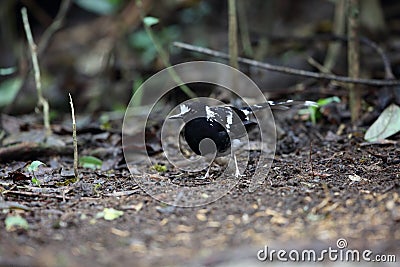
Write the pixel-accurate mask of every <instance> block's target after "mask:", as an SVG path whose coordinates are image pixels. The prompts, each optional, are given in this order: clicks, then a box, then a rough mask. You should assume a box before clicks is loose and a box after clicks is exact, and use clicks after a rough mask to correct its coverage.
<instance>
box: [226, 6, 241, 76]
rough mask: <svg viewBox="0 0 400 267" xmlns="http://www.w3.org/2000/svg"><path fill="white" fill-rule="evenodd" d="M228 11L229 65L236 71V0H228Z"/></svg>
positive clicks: (237, 66)
mask: <svg viewBox="0 0 400 267" xmlns="http://www.w3.org/2000/svg"><path fill="white" fill-rule="evenodd" d="M228 9H229V56H230V57H229V65H231V67H233V68H235V69H237V68H239V63H238V38H237V12H236V0H228Z"/></svg>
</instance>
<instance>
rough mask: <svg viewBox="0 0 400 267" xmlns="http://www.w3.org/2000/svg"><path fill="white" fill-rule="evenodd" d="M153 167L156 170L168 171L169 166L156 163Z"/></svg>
mask: <svg viewBox="0 0 400 267" xmlns="http://www.w3.org/2000/svg"><path fill="white" fill-rule="evenodd" d="M152 169H154V170H156V171H157V172H166V171H167V166H165V165H160V164H155V165H153V166H152Z"/></svg>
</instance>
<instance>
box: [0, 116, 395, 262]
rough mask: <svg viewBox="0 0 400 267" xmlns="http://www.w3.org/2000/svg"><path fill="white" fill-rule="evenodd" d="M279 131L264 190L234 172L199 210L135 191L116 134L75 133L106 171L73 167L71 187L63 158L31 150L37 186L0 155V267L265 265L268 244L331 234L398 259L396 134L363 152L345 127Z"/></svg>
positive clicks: (298, 244)
mask: <svg viewBox="0 0 400 267" xmlns="http://www.w3.org/2000/svg"><path fill="white" fill-rule="evenodd" d="M278 124H279V123H278ZM280 126H281V127H282V128H283V129H284V131H285V133H286V134H285V135H284V136H283V137H281V138H280V139H279V141H278V144H277V153H276V156H275V159H274V161H273V164H272V167H271V170H270V172H269V173H268V174H266V175H265V182H264V185H263V186H262V187H260V188H258V189H257V190H256V191H255V192H252V193H250V192H249V190H248V184H249V181H248V177H242V178H241V181H240V182H239V184H238V185H237V186H236V187H235V188H234V189H233V190H232V191H231V192H229V193H228V194H227V195H226V196H224V197H223V198H221V199H219V200H217V201H215V202H213V203H211V204H209V205H205V206H202V207H198V208H180V207H172V206H168V205H165V204H162V203H160V202H158V201H156V200H154V199H153V198H152V197H150V196H148V195H147V194H146V193H145V192H143V191H142V190H141V189H140V188H139V187H138V186H137V185H136V183H135V181H134V180H133V179H132V178H131V177H130V174H129V171H128V169H127V168H126V165H124V164H123V160H122V151H121V148H120V133H118V132H114V133H106V132H104V131H98V132H97V133H96V134H93V131H92V133H86V134H85V133H82V132H81V133H80V134H79V135H78V137H79V138H80V142H81V143H80V144H81V145H80V149H81V152H82V151H91V152H93V153H92V154H96V153H97V155H99V154H100V155H103V160H104V164H105V163H106V162H108V163H110V166H111V167H109V168H108V169H107V170H96V171H93V170H90V169H83V168H81V169H80V172H81V173H82V174H83V177H82V179H81V180H80V181H79V182H78V183H77V184H76V185H75V186H71V184H69V185H68V179H70V178H66V177H68V175H66V174H63V169H64V168H65V167H69V168H71V167H72V153H71V154H68V155H59V154H57V153H49V154H48V153H42V154H38V155H37V158H36V159H38V160H41V161H42V162H44V163H46V167H45V168H44V169H42V172H43V173H38V174H37V175H38V177H39V178H40V180H41V181H42V184H41V186H40V187H37V186H33V185H32V184H31V183H30V177H29V179H28V180H27V179H26V177H24V175H21V176H19V175H18V174H20V173H19V172H18V171H16V170H18V168H21V167H23V166H24V165H25V164H26V161H23V160H14V161H6V162H4V159H3V163H1V172H0V182H1V184H0V191H1V195H0V205H1V206H0V208H1V210H2V213H1V214H0V221H1V222H2V225H3V226H2V227H0V266H99V265H101V266H244V265H245V264H246V265H247V266H258V265H260V266H264V265H265V264H269V263H268V262H266V263H260V262H259V261H258V260H257V252H258V251H259V250H260V249H263V248H264V246H265V245H268V247H269V248H271V249H276V250H279V249H286V250H290V249H299V250H301V249H310V248H314V249H316V250H317V251H319V250H322V249H327V248H328V247H332V248H333V249H337V244H336V242H337V240H338V239H339V238H344V239H346V241H347V248H349V249H361V250H364V249H369V250H372V252H373V255H376V254H385V255H389V254H392V255H397V261H399V260H400V259H399V248H400V205H399V203H400V198H399V194H400V178H399V175H400V174H399V173H400V172H399V169H400V160H399V155H400V147H399V141H398V140H399V138H398V136H397V137H394V140H397V141H394V142H392V143H388V144H381V145H379V144H375V145H370V144H369V145H367V144H364V143H363V139H362V134H361V130H360V131H350V130H347V129H350V126H346V127H345V130H344V131H343V133H341V134H340V135H336V130H337V126H335V127H331V128H332V129H327V128H324V127H321V126H318V125H317V126H313V125H311V124H308V123H307V124H306V123H304V122H292V123H287V122H284V123H280ZM59 132H60V133H61V132H62V131H61V130H60V131H59ZM66 136H67V137H68V138H70V135H69V133H67V134H66ZM310 141H311V145H310ZM116 144H119V145H116ZM95 149H97V150H96V151H95V152H94V150H95ZM100 150H101V151H100ZM42 152H43V151H42ZM47 152H48V151H47ZM101 153H103V154H101ZM104 155H105V156H104ZM106 159H107V160H108V161H107V160H106ZM21 172H22V171H21ZM167 172H170V170H167ZM22 173H23V172H22ZM18 177H19V178H18ZM21 177H22V178H21ZM104 208H114V209H117V210H120V211H123V212H124V213H123V215H122V216H120V217H118V218H116V219H114V220H110V221H108V220H105V219H104V218H99V217H97V216H96V215H97V214H98V213H99V212H102V211H103V210H104ZM10 215H19V216H21V217H23V218H25V219H26V220H27V222H28V223H29V229H27V230H25V229H21V228H15V229H8V230H6V228H5V227H4V221H5V220H6V218H7V216H10ZM371 257H373V256H371Z"/></svg>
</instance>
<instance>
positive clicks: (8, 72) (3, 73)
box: [0, 67, 17, 76]
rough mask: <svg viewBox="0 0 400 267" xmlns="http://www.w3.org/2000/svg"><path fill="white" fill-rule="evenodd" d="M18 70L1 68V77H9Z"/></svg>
mask: <svg viewBox="0 0 400 267" xmlns="http://www.w3.org/2000/svg"><path fill="white" fill-rule="evenodd" d="M16 70H17V68H16V67H9V68H0V76H7V75H11V74H13V73H15V72H16Z"/></svg>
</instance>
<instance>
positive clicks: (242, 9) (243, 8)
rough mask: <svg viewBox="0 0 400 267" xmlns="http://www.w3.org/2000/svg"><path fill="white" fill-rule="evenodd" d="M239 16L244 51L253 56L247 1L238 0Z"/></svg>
mask: <svg viewBox="0 0 400 267" xmlns="http://www.w3.org/2000/svg"><path fill="white" fill-rule="evenodd" d="M237 4H238V9H237V11H238V17H239V27H240V36H241V39H242V46H243V51H244V53H245V55H246V56H248V57H252V56H253V48H252V47H251V42H250V33H249V24H248V22H247V14H246V12H247V1H245V0H238V2H237Z"/></svg>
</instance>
